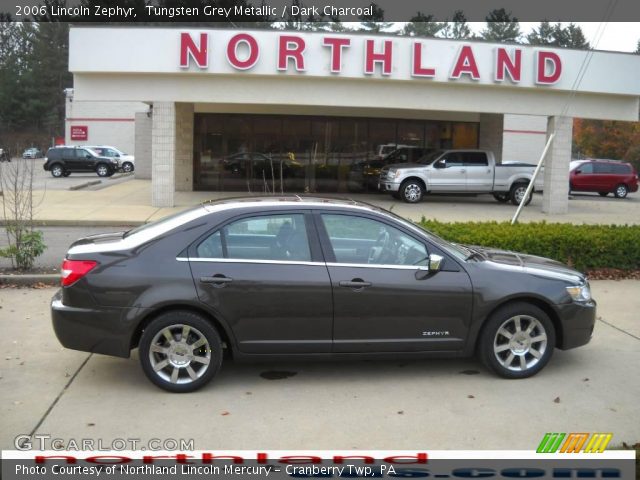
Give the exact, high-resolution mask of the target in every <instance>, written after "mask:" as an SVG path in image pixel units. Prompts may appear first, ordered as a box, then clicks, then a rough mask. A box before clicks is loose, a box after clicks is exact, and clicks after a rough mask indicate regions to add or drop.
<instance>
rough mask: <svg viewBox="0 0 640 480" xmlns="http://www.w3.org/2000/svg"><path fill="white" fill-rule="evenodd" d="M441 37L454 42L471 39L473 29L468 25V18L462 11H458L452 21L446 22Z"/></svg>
mask: <svg viewBox="0 0 640 480" xmlns="http://www.w3.org/2000/svg"><path fill="white" fill-rule="evenodd" d="M440 36H441V37H443V38H452V39H454V40H462V39H465V38H471V37H472V35H471V29H470V28H469V25H468V24H467V17H465V16H464V13H462V10H456V11H455V12H454V14H453V18H452V19H451V21H450V22H449V21H446V22H444V25H443V27H442V29H441V30H440Z"/></svg>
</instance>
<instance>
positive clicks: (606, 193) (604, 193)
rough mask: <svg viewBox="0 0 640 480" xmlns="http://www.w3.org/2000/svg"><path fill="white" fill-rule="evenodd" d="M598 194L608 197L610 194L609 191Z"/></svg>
mask: <svg viewBox="0 0 640 480" xmlns="http://www.w3.org/2000/svg"><path fill="white" fill-rule="evenodd" d="M598 195H600V196H601V197H606V196H607V195H609V192H598Z"/></svg>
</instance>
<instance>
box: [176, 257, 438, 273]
mask: <svg viewBox="0 0 640 480" xmlns="http://www.w3.org/2000/svg"><path fill="white" fill-rule="evenodd" d="M176 260H177V261H178V262H199V263H259V264H272V265H307V266H325V265H326V266H327V267H350V268H384V269H392V270H425V271H428V270H429V267H427V266H424V265H388V264H380V265H372V264H368V263H334V262H328V263H324V262H305V261H297V260H258V259H251V258H203V257H193V258H187V257H176Z"/></svg>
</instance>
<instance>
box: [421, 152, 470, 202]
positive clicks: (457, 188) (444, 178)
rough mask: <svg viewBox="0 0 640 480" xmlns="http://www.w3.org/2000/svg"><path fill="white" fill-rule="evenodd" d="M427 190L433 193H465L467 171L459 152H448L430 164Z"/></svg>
mask: <svg viewBox="0 0 640 480" xmlns="http://www.w3.org/2000/svg"><path fill="white" fill-rule="evenodd" d="M428 188H429V190H431V191H433V192H438V191H443V192H464V191H466V189H467V169H466V167H465V166H464V165H463V163H462V158H461V156H460V153H459V152H448V153H446V154H445V155H443V156H442V157H441V158H440V159H439V160H437V161H436V162H434V163H433V164H432V168H431V170H429V186H428Z"/></svg>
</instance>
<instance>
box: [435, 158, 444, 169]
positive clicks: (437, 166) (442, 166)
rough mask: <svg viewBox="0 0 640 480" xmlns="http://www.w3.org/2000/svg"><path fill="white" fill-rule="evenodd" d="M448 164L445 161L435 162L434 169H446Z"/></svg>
mask: <svg viewBox="0 0 640 480" xmlns="http://www.w3.org/2000/svg"><path fill="white" fill-rule="evenodd" d="M446 166H447V164H446V162H445V160H444V159H443V160H438V161H437V162H435V163H434V164H433V168H446Z"/></svg>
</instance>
